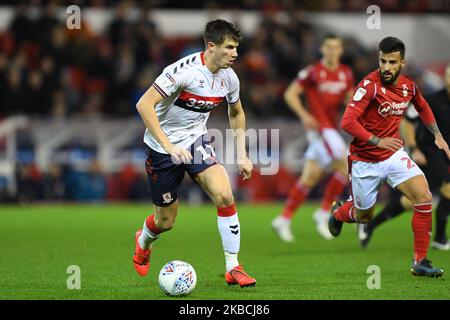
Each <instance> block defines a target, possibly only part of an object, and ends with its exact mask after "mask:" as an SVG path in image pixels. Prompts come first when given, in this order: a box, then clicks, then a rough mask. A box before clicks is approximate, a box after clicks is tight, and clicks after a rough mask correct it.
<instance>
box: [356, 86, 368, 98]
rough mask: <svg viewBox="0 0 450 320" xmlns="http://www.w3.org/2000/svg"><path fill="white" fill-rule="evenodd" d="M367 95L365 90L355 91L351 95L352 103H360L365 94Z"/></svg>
mask: <svg viewBox="0 0 450 320" xmlns="http://www.w3.org/2000/svg"><path fill="white" fill-rule="evenodd" d="M366 93H367V90H366V89H364V88H358V90H356V92H355V94H354V95H353V101H360V100H361V99H362V98H363V97H364V96H365V94H366Z"/></svg>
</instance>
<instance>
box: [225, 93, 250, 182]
mask: <svg viewBox="0 0 450 320" xmlns="http://www.w3.org/2000/svg"><path fill="white" fill-rule="evenodd" d="M228 119H229V120H230V127H231V129H233V135H234V141H235V143H236V150H237V156H238V159H237V163H238V168H239V174H240V175H241V176H242V178H243V179H244V180H247V179H250V178H251V176H252V170H253V164H252V162H251V161H250V159H249V158H248V157H247V151H246V149H245V112H244V109H243V108H242V103H241V100H240V99H239V100H238V101H237V102H236V103H234V104H233V105H230V104H228Z"/></svg>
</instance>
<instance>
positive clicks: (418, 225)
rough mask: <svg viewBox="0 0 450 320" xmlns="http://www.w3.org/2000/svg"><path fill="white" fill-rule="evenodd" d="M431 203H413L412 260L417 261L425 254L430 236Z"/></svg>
mask: <svg viewBox="0 0 450 320" xmlns="http://www.w3.org/2000/svg"><path fill="white" fill-rule="evenodd" d="M431 210H432V204H431V203H425V204H416V205H414V214H413V218H412V229H413V233H414V260H415V261H416V262H419V261H420V260H422V259H423V258H425V257H426V256H427V252H428V246H429V245H430V238H431V220H432V216H431Z"/></svg>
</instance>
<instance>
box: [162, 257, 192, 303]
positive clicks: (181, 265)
mask: <svg viewBox="0 0 450 320" xmlns="http://www.w3.org/2000/svg"><path fill="white" fill-rule="evenodd" d="M196 284H197V274H196V273H195V270H194V268H193V267H192V266H191V265H190V264H189V263H187V262H184V261H179V260H174V261H170V262H168V263H166V264H165V266H164V267H163V268H162V269H161V271H160V272H159V286H160V287H161V290H162V291H163V292H164V293H165V294H167V295H168V296H187V295H189V294H190V293H191V292H192V291H193V290H194V288H195V285H196Z"/></svg>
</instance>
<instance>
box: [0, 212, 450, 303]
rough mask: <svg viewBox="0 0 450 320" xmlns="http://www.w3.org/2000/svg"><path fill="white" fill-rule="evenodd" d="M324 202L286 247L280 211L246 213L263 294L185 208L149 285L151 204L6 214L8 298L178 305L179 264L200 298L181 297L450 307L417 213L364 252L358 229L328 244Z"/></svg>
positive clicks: (245, 241)
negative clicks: (167, 272)
mask: <svg viewBox="0 0 450 320" xmlns="http://www.w3.org/2000/svg"><path fill="white" fill-rule="evenodd" d="M315 208H316V205H315V204H307V205H305V206H304V207H302V208H301V209H300V210H299V212H298V214H297V216H296V217H295V219H294V223H293V230H294V233H295V236H296V242H295V243H293V244H285V243H282V242H280V241H279V240H278V238H276V236H275V234H274V233H273V231H272V230H271V228H270V221H271V219H272V218H273V217H274V216H275V215H276V214H277V213H278V212H279V211H280V210H281V204H265V205H247V204H240V205H238V210H239V216H240V222H241V252H240V261H241V262H242V263H243V264H244V266H245V268H246V270H247V271H248V272H249V273H250V274H251V275H253V276H254V277H255V278H256V279H257V285H256V287H255V288H246V289H241V288H239V287H237V286H232V287H229V286H228V285H226V283H225V281H224V279H223V274H224V259H223V252H222V249H221V242H220V237H219V233H218V231H217V222H216V219H217V218H216V210H215V208H214V207H212V206H199V207H190V206H181V207H180V210H179V214H178V218H177V222H176V225H175V228H174V229H173V230H172V231H170V232H169V233H166V234H163V235H161V237H160V239H159V240H158V242H157V243H156V244H155V246H154V251H153V254H152V259H151V264H152V266H151V269H150V272H149V275H148V276H147V277H145V278H142V277H139V276H138V275H137V274H136V273H135V271H134V269H133V266H132V263H131V255H132V251H133V249H134V233H135V231H136V230H137V229H138V228H139V227H140V226H141V225H142V223H143V220H144V218H145V217H146V215H147V214H148V213H150V212H151V210H152V209H151V206H150V205H143V204H136V205H134V204H100V205H32V206H28V207H16V206H0V299H171V298H168V297H166V296H165V295H164V294H163V293H162V291H161V290H160V289H159V286H158V281H157V279H158V273H159V271H160V269H161V268H162V266H163V265H164V264H165V263H166V262H168V261H170V260H175V259H178V260H185V261H187V262H189V263H191V264H192V265H193V266H194V268H195V269H196V272H197V276H198V282H197V287H196V289H195V290H194V292H193V293H192V294H191V295H190V296H188V297H184V298H181V299H187V300H188V299H244V300H247V299H267V300H270V299H281V300H284V299H449V298H450V284H449V282H448V277H449V276H450V275H449V272H450V253H449V252H441V251H436V250H433V249H430V252H429V258H430V259H431V260H432V261H433V263H434V264H435V265H436V266H439V267H441V268H443V269H444V270H445V271H447V274H444V276H443V277H442V278H440V279H430V278H415V277H412V276H411V275H410V273H409V269H410V265H411V258H412V247H413V241H412V231H411V222H410V220H411V213H407V214H404V215H402V216H400V217H398V218H397V219H395V220H393V221H390V222H389V223H387V224H386V225H383V226H382V227H380V229H379V230H378V232H377V233H375V235H374V237H373V240H372V242H371V244H370V246H369V248H368V249H367V250H365V251H364V250H362V249H361V248H360V246H359V243H358V242H357V239H356V232H355V229H354V227H353V226H351V225H345V226H344V230H343V233H342V234H341V236H340V237H339V238H337V239H334V240H332V241H327V240H323V239H322V238H320V237H319V235H318V234H317V233H316V231H315V226H314V222H313V221H312V219H311V215H312V212H313V211H314V209H315ZM70 265H77V266H79V267H80V268H81V289H80V290H69V289H67V286H66V281H67V278H68V277H69V276H70V274H68V273H67V267H68V266H70ZM370 265H377V266H379V267H380V269H381V289H372V290H369V289H368V288H367V285H366V282H367V279H368V278H369V276H370V275H371V274H368V273H367V268H368V266H370Z"/></svg>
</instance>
